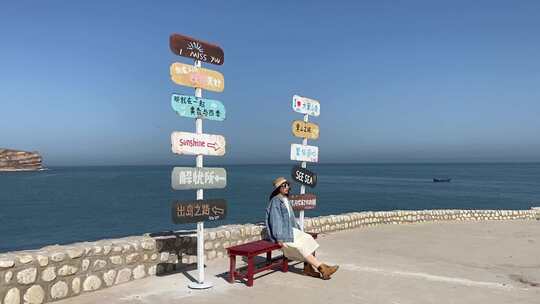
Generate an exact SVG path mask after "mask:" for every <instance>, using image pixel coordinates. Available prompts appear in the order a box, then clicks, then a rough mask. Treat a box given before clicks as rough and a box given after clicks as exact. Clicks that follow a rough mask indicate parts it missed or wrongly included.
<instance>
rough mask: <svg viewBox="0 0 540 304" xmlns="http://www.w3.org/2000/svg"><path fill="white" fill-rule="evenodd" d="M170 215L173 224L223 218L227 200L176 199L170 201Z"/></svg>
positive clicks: (225, 212) (225, 214)
mask: <svg viewBox="0 0 540 304" xmlns="http://www.w3.org/2000/svg"><path fill="white" fill-rule="evenodd" d="M171 216H172V221H173V223H175V224H188V223H196V222H203V221H217V220H223V219H225V217H226V216H227V202H226V201H225V200H224V199H214V200H194V201H185V202H181V201H176V202H173V203H172V206H171Z"/></svg>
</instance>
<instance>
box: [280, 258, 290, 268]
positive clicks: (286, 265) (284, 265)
mask: <svg viewBox="0 0 540 304" xmlns="http://www.w3.org/2000/svg"><path fill="white" fill-rule="evenodd" d="M281 271H283V272H287V271H289V259H287V258H286V257H285V256H283V261H282V262H281Z"/></svg>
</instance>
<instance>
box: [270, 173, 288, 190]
mask: <svg viewBox="0 0 540 304" xmlns="http://www.w3.org/2000/svg"><path fill="white" fill-rule="evenodd" d="M283 183H287V180H286V179H285V177H282V176H280V177H278V178H276V179H275V180H274V182H273V184H274V189H277V188H279V186H281V185H282V184H283Z"/></svg>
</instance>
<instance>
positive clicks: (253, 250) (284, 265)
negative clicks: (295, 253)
mask: <svg viewBox="0 0 540 304" xmlns="http://www.w3.org/2000/svg"><path fill="white" fill-rule="evenodd" d="M308 233H309V232H308ZM309 234H311V236H313V238H314V239H316V238H317V235H318V234H317V233H309ZM279 249H281V246H280V245H279V244H277V243H274V242H271V241H265V240H260V241H255V242H250V243H246V244H242V245H238V246H232V247H229V248H227V253H228V255H229V259H230V268H229V282H230V283H234V281H235V280H236V279H247V286H249V287H251V286H253V276H254V275H255V274H257V273H259V272H262V271H265V270H269V269H272V268H274V267H277V266H279V267H280V268H281V271H283V272H287V271H289V260H288V259H287V258H286V257H285V256H283V255H281V256H279V257H277V258H274V259H272V251H274V250H279ZM263 253H266V262H265V263H264V264H262V265H261V266H262V267H256V266H257V265H255V260H254V259H255V257H256V256H258V255H260V254H263ZM236 256H243V257H246V258H247V264H248V266H247V271H246V272H245V273H241V272H240V271H237V270H236Z"/></svg>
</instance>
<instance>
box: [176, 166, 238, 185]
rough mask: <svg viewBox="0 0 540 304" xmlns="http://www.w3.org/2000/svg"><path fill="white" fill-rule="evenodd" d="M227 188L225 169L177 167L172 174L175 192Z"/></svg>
mask: <svg viewBox="0 0 540 304" xmlns="http://www.w3.org/2000/svg"><path fill="white" fill-rule="evenodd" d="M225 186H227V171H225V169H223V168H191V167H175V168H174V169H173V171H172V173H171V187H172V188H173V189H174V190H190V189H222V188H225Z"/></svg>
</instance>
